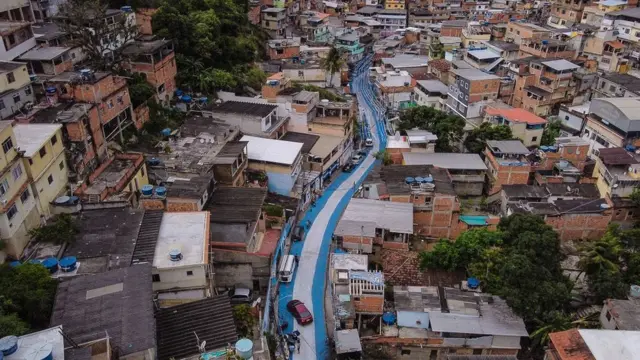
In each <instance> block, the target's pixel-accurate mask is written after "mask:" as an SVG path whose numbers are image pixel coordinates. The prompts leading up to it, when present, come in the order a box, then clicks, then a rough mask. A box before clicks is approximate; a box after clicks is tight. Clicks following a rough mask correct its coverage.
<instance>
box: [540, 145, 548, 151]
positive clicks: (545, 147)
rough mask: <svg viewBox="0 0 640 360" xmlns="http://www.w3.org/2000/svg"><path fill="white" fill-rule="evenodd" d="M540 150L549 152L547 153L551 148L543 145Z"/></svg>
mask: <svg viewBox="0 0 640 360" xmlns="http://www.w3.org/2000/svg"><path fill="white" fill-rule="evenodd" d="M540 150H542V151H544V152H547V151H549V147H548V146H546V145H542V146H540Z"/></svg>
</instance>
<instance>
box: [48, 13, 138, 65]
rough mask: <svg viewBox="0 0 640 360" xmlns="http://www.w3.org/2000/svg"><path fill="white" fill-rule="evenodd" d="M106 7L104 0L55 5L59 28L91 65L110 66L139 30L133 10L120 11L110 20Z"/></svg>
mask: <svg viewBox="0 0 640 360" xmlns="http://www.w3.org/2000/svg"><path fill="white" fill-rule="evenodd" d="M108 9H109V4H108V3H107V2H106V1H103V0H67V1H65V2H62V3H61V4H60V6H59V8H58V10H59V14H58V16H59V17H61V18H62V19H63V21H61V22H60V29H61V30H62V31H64V32H65V33H67V34H68V36H69V37H70V38H71V43H72V44H73V45H75V46H79V47H81V48H82V51H83V53H84V54H85V55H86V56H87V59H86V61H87V63H88V64H89V65H90V67H91V68H93V69H101V70H113V69H114V68H115V66H116V65H117V64H119V63H120V62H121V61H122V60H123V58H124V56H123V50H124V47H125V46H124V45H125V44H126V43H128V42H130V41H132V40H133V39H135V37H136V36H137V34H138V27H137V25H136V23H135V15H134V14H132V13H126V12H123V13H121V14H119V15H116V16H114V17H113V18H114V19H115V20H114V21H113V22H109V21H106V18H107V10H108Z"/></svg>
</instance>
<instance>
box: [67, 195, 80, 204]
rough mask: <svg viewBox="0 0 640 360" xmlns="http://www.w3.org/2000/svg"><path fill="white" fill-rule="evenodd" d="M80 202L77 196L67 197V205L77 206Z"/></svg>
mask: <svg viewBox="0 0 640 360" xmlns="http://www.w3.org/2000/svg"><path fill="white" fill-rule="evenodd" d="M79 201H80V198H79V197H77V196H69V204H77V203H78V202H79Z"/></svg>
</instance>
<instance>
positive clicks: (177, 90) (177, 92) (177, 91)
mask: <svg viewBox="0 0 640 360" xmlns="http://www.w3.org/2000/svg"><path fill="white" fill-rule="evenodd" d="M182 94H184V92H182V90H180V89H176V96H177V97H180V96H182Z"/></svg>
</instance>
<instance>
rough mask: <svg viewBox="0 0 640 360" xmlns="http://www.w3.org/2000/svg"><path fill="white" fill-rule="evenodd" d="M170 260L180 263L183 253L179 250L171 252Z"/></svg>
mask: <svg viewBox="0 0 640 360" xmlns="http://www.w3.org/2000/svg"><path fill="white" fill-rule="evenodd" d="M169 259H170V260H171V261H180V260H182V253H181V252H180V250H178V249H173V250H171V251H169Z"/></svg>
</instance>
